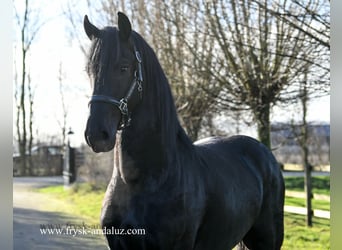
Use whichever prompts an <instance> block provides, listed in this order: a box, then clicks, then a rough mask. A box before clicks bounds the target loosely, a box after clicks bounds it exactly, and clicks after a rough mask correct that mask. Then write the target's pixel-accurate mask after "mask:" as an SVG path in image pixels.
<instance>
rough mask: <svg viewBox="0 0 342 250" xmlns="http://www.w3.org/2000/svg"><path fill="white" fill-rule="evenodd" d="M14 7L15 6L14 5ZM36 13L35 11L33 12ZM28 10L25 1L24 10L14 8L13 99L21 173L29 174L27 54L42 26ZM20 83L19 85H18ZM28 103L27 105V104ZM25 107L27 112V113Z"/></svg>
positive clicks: (30, 115) (30, 116)
mask: <svg viewBox="0 0 342 250" xmlns="http://www.w3.org/2000/svg"><path fill="white" fill-rule="evenodd" d="M15 6H16V5H15ZM35 11H36V10H35ZM35 11H33V10H32V9H31V8H30V3H29V1H28V0H25V4H24V10H23V12H22V13H19V12H18V10H17V8H15V17H16V22H17V25H18V27H19V29H20V35H19V38H20V52H21V58H20V66H21V67H20V69H16V72H18V71H20V73H21V74H20V77H19V74H18V73H16V77H15V79H14V80H15V81H16V83H15V86H16V87H17V89H16V90H15V98H16V100H15V101H16V103H17V104H16V106H17V112H16V114H17V117H16V119H17V120H16V126H17V129H16V132H17V140H18V147H19V153H20V156H21V157H22V158H23V160H22V163H23V164H22V166H21V168H22V172H23V173H25V172H26V173H29V167H30V166H28V164H27V158H26V152H27V151H28V152H30V151H31V148H32V141H33V135H32V119H33V108H32V107H33V92H32V87H31V78H30V77H29V73H28V69H27V58H28V52H29V50H30V48H31V45H32V42H33V40H34V39H35V37H36V35H37V33H38V31H39V30H40V28H41V27H42V25H43V24H44V23H43V22H41V21H40V19H39V16H38V14H39V13H37V12H35ZM19 82H20V83H19ZM27 102H28V103H27ZM27 105H28V106H29V107H28V109H29V110H28V111H27Z"/></svg>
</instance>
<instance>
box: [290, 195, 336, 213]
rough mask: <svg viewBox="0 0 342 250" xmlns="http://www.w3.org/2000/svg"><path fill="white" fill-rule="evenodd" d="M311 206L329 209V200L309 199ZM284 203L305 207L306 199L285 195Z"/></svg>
mask: <svg viewBox="0 0 342 250" xmlns="http://www.w3.org/2000/svg"><path fill="white" fill-rule="evenodd" d="M311 204H312V208H313V209H319V210H328V211H329V210H330V202H329V201H324V200H315V199H312V200H311ZM285 205H289V206H296V207H306V200H305V199H302V198H295V197H285Z"/></svg>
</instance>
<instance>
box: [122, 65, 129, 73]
mask: <svg viewBox="0 0 342 250" xmlns="http://www.w3.org/2000/svg"><path fill="white" fill-rule="evenodd" d="M128 68H129V66H128V65H122V66H121V68H120V70H121V72H126V71H127V70H128Z"/></svg>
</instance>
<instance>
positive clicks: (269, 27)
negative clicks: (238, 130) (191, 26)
mask: <svg viewBox="0 0 342 250" xmlns="http://www.w3.org/2000/svg"><path fill="white" fill-rule="evenodd" d="M274 2H275V1H272V3H274ZM272 3H271V2H270V1H267V0H265V1H263V6H261V5H260V4H258V3H256V2H255V1H251V0H244V1H235V0H231V1H212V2H210V3H207V4H206V8H205V14H206V15H207V16H210V32H211V33H212V35H213V36H214V37H215V39H216V40H217V48H218V52H217V53H216V60H217V61H218V62H220V65H219V67H217V68H216V69H211V70H210V72H211V74H212V75H213V76H214V77H215V79H216V81H217V82H219V83H220V84H221V86H222V88H223V89H222V92H221V95H220V96H219V100H220V103H221V105H222V107H226V108H228V109H230V110H246V109H248V110H250V111H251V112H252V114H253V117H254V120H255V121H256V123H257V128H258V136H259V139H260V140H261V142H263V143H264V144H265V145H267V146H268V147H270V112H271V109H272V107H273V106H274V105H275V104H276V103H277V102H279V101H280V100H281V97H284V96H285V97H286V99H289V98H293V99H295V98H297V96H298V94H297V93H298V90H296V89H295V88H294V87H293V86H294V84H297V82H298V77H299V76H300V75H301V74H302V73H303V70H304V69H305V68H306V65H308V64H310V63H311V62H312V60H303V58H304V57H303V56H304V55H306V56H307V57H306V58H308V56H309V55H312V51H313V49H314V48H313V47H312V46H309V45H310V42H308V39H309V38H308V36H307V35H306V33H305V32H303V31H302V30H301V29H297V28H294V27H293V26H291V25H288V24H287V23H286V22H285V21H284V20H283V19H279V18H275V17H274V15H272V14H271V13H270V12H269V9H271V6H272V7H273V8H274V9H275V11H276V12H277V11H280V8H281V7H282V8H284V9H289V10H293V5H291V4H290V5H289V4H288V3H287V2H286V1H285V2H284V1H277V3H278V4H272ZM297 25H298V26H299V27H302V29H305V25H306V24H305V25H304V24H303V22H298V23H297ZM284 100H285V99H282V101H284Z"/></svg>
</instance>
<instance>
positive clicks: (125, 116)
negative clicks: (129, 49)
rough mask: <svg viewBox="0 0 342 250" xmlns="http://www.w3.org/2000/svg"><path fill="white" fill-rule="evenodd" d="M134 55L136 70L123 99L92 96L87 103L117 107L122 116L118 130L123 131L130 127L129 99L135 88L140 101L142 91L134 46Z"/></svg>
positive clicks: (140, 69) (136, 52)
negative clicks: (100, 103) (99, 103)
mask: <svg viewBox="0 0 342 250" xmlns="http://www.w3.org/2000/svg"><path fill="white" fill-rule="evenodd" d="M134 54H135V59H136V60H137V69H136V70H135V72H134V79H133V81H132V84H131V87H130V88H129V90H128V92H127V94H126V95H125V97H123V98H121V99H120V100H117V99H115V98H113V97H110V96H106V95H92V96H91V98H90V101H89V105H90V104H91V103H93V102H105V103H109V104H112V105H114V106H115V107H117V108H118V109H119V110H120V112H121V115H122V117H121V121H120V125H119V127H118V130H120V129H124V128H126V127H128V126H129V125H130V121H131V112H130V111H129V110H128V101H129V99H130V98H131V96H132V94H133V91H134V90H135V88H137V89H138V92H139V96H140V99H142V91H143V87H142V82H143V75H142V60H141V56H140V53H139V51H138V50H137V48H136V47H135V46H134Z"/></svg>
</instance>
